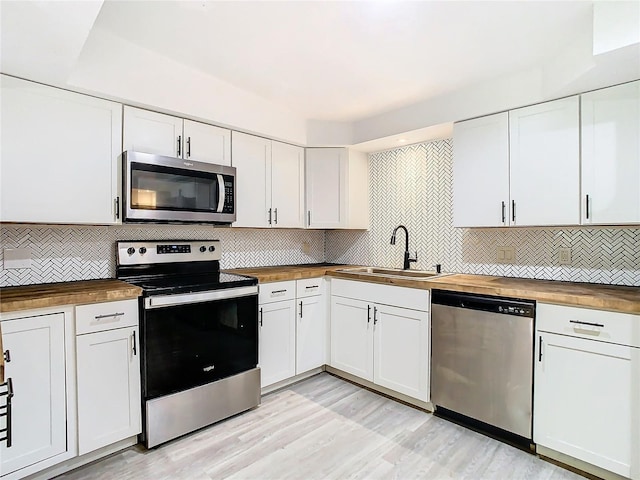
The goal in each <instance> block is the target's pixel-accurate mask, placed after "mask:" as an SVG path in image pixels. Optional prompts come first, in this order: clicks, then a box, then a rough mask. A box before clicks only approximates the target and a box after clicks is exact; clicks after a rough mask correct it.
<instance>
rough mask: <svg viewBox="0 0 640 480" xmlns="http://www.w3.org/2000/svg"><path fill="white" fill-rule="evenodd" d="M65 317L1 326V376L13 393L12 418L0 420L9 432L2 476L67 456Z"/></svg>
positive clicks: (0, 455)
mask: <svg viewBox="0 0 640 480" xmlns="http://www.w3.org/2000/svg"><path fill="white" fill-rule="evenodd" d="M64 317H65V315H64V314H63V313H54V314H47V315H38V316H33V317H22V318H18V319H15V320H6V321H3V322H2V341H3V348H4V354H5V358H6V363H5V377H6V380H7V383H8V384H10V385H11V387H12V391H13V397H12V398H11V414H10V416H3V417H0V429H8V431H7V432H6V433H7V436H8V439H7V441H3V442H0V472H1V474H2V475H3V476H4V475H7V474H10V473H12V472H16V471H18V470H20V469H23V468H25V467H28V466H31V465H35V464H37V463H39V462H42V461H44V460H46V459H49V458H52V457H55V456H56V455H60V454H62V453H64V452H66V451H67V407H66V396H67V391H66V382H65V334H64V329H65V318H64ZM5 391H6V390H5ZM5 399H6V396H3V397H0V401H1V402H2V404H3V405H4V403H5ZM8 422H10V424H9V423H8ZM3 436H4V435H3ZM19 476H20V475H19Z"/></svg>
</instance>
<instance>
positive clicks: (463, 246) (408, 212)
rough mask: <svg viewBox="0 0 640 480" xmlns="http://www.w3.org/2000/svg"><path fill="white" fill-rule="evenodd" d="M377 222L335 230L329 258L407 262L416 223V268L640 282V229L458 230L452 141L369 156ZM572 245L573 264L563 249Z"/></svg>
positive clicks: (381, 263) (385, 263)
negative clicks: (508, 256)
mask: <svg viewBox="0 0 640 480" xmlns="http://www.w3.org/2000/svg"><path fill="white" fill-rule="evenodd" d="M369 166H370V169H369V171H370V179H369V184H370V185H369V186H370V193H369V195H370V205H371V227H370V230H369V231H367V232H364V231H338V230H335V231H328V232H327V234H326V259H327V261H331V262H344V263H353V264H362V265H378V266H386V267H402V259H403V253H404V241H405V240H404V233H400V232H399V233H398V241H397V243H396V245H395V246H393V245H390V243H389V241H390V239H391V233H392V231H393V229H394V228H395V227H396V226H397V225H399V224H403V225H406V226H407V228H408V229H409V240H410V242H409V249H410V251H411V252H412V253H411V254H412V256H413V254H414V252H415V251H416V250H417V252H418V263H417V266H416V267H413V268H418V269H422V270H432V269H433V267H432V266H433V265H435V264H436V263H440V264H442V268H443V271H445V272H457V273H476V274H486V275H500V276H508V277H525V278H542V279H549V280H568V281H576V282H594V283H611V284H618V285H635V286H640V228H594V227H590V228H581V227H575V228H487V229H459V228H453V213H452V212H453V210H452V205H453V200H452V199H453V196H452V170H451V167H452V141H451V140H450V139H449V140H440V141H436V142H430V143H422V144H417V145H411V146H407V147H403V148H398V149H395V150H390V151H385V152H379V153H375V154H372V155H370V156H369ZM498 246H508V247H514V248H515V261H514V263H513V264H501V263H497V262H496V249H497V247H498ZM561 247H568V248H571V256H572V258H571V265H560V264H559V262H558V249H559V248H561Z"/></svg>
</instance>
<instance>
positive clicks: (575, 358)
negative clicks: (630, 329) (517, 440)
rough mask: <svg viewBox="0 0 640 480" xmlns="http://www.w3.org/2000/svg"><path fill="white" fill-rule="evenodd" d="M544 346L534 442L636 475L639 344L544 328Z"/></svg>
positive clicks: (538, 366)
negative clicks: (628, 344) (545, 331)
mask: <svg viewBox="0 0 640 480" xmlns="http://www.w3.org/2000/svg"><path fill="white" fill-rule="evenodd" d="M540 346H541V350H542V352H541V355H540V352H538V356H536V359H537V361H536V366H535V385H534V431H533V439H534V441H535V442H536V443H538V444H540V445H543V446H545V447H548V448H551V449H553V450H556V451H558V452H561V453H564V454H567V455H570V456H572V457H574V458H577V459H580V460H584V461H586V462H588V463H591V464H593V465H597V466H599V467H602V468H604V469H606V470H609V471H611V472H615V473H618V474H620V475H622V476H624V477H631V473H632V472H635V474H636V475H637V474H638V472H639V471H640V470H639V468H640V457H639V456H638V454H637V452H638V448H639V446H640V436H639V435H640V414H639V413H638V405H637V401H638V399H639V398H640V377H638V375H637V372H638V368H639V367H640V363H639V362H640V354H639V351H638V349H635V348H631V347H626V346H620V345H615V344H611V343H606V342H599V341H594V340H585V339H581V338H575V337H568V336H565V335H557V334H553V333H540V334H539V342H538V349H540ZM634 402H636V403H635V404H634Z"/></svg>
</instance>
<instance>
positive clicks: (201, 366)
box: [141, 295, 258, 400]
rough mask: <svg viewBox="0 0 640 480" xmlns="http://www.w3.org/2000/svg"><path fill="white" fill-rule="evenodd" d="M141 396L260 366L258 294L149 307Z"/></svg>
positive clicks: (144, 329) (145, 319)
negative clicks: (164, 306) (165, 306)
mask: <svg viewBox="0 0 640 480" xmlns="http://www.w3.org/2000/svg"><path fill="white" fill-rule="evenodd" d="M142 338H143V342H141V343H142V345H141V346H142V351H143V357H142V358H143V367H142V368H143V392H144V393H143V395H144V397H145V399H146V400H149V399H152V398H156V397H159V396H162V395H167V394H169V393H174V392H179V391H182V390H186V389H188V388H191V387H195V386H198V385H204V384H206V383H209V382H212V381H215V380H219V379H221V378H225V377H228V376H231V375H235V374H237V373H240V372H243V371H246V370H249V369H251V368H254V367H255V366H256V365H257V364H258V296H257V295H252V296H248V297H240V298H235V299H229V300H221V301H216V302H203V303H194V304H187V305H179V306H173V307H167V308H158V309H153V310H145V311H144V315H143V322H142Z"/></svg>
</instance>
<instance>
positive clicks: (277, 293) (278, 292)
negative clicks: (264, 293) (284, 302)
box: [271, 288, 287, 296]
mask: <svg viewBox="0 0 640 480" xmlns="http://www.w3.org/2000/svg"><path fill="white" fill-rule="evenodd" d="M283 293H287V289H286V288H285V289H284V290H274V291H273V292H271V296H274V295H282V294H283Z"/></svg>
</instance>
